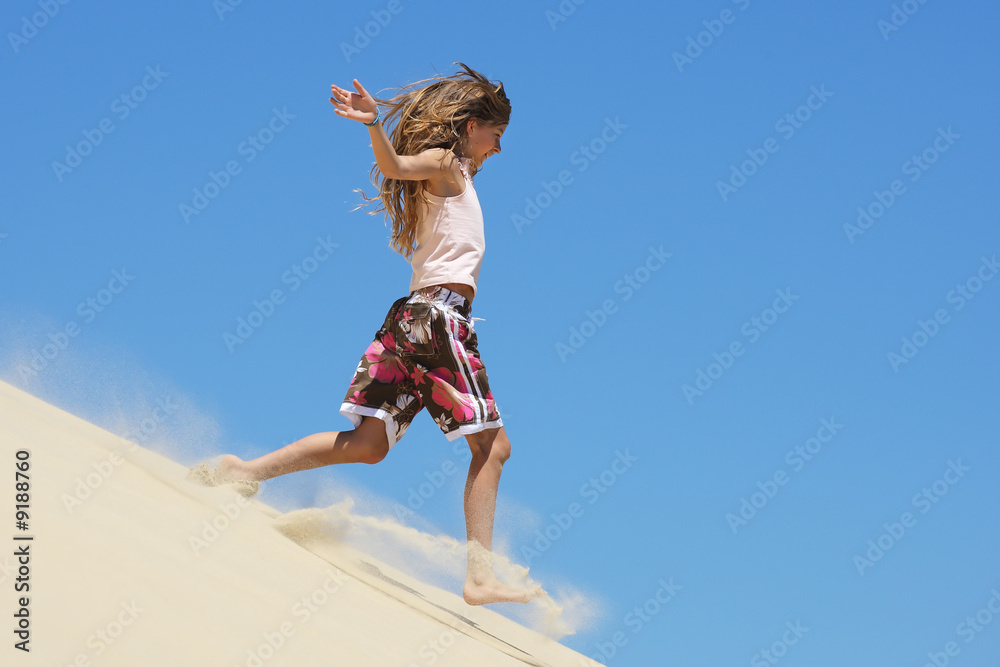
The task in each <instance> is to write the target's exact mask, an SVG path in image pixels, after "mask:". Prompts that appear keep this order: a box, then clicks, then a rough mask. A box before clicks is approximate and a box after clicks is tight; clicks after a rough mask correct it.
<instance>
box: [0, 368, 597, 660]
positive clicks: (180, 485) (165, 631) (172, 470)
mask: <svg viewBox="0 0 1000 667" xmlns="http://www.w3.org/2000/svg"><path fill="white" fill-rule="evenodd" d="M19 450H27V451H29V452H30V470H29V471H28V474H29V475H30V492H29V493H30V509H29V514H30V518H29V519H28V523H29V529H28V530H27V531H21V530H18V529H17V528H16V526H15V517H14V511H15V508H14V503H15V500H14V494H15V493H16V490H15V488H14V484H15V479H14V475H15V465H16V463H17V459H16V452H17V451H19ZM186 472H187V468H186V467H184V466H182V465H180V464H178V463H176V462H174V461H171V460H169V459H167V458H164V457H163V456H160V455H159V454H156V453H154V452H150V451H148V450H145V449H143V448H141V447H138V446H136V445H133V444H132V443H129V442H126V441H124V440H123V439H122V438H120V437H118V436H116V435H114V434H111V433H108V432H107V431H104V430H102V429H100V428H98V427H96V426H94V425H92V424H89V423H87V422H85V421H83V420H81V419H79V418H77V417H74V416H73V415H70V414H68V413H66V412H64V411H61V410H59V409H58V408H55V407H53V406H51V405H49V404H47V403H44V402H43V401H41V400H39V399H37V398H34V397H33V396H30V395H29V394H26V393H24V392H22V391H20V390H19V389H16V388H14V387H12V386H10V385H8V384H5V383H2V382H0V517H2V526H3V530H0V540H2V541H3V542H5V544H4V545H3V546H2V547H0V613H2V616H3V618H4V619H5V622H4V627H3V633H2V636H3V637H4V645H3V646H2V648H0V664H3V665H46V666H48V667H55V666H60V667H62V666H66V665H75V666H80V667H87V666H88V665H95V666H103V665H111V666H115V665H122V666H128V667H138V666H142V667H156V666H159V665H164V666H167V665H169V666H171V667H174V666H182V667H216V666H219V667H236V666H251V667H263V666H265V665H266V666H268V667H270V666H294V667H311V666H313V665H315V666H317V667H318V666H320V665H324V666H326V665H350V666H355V665H358V666H367V665H378V666H381V665H386V666H392V667H423V666H425V665H439V666H451V665H455V666H459V665H461V666H463V667H468V666H473V665H522V664H530V665H554V666H556V665H558V666H563V665H565V666H573V667H576V666H578V665H595V664H597V663H594V662H592V661H590V660H588V659H586V658H584V657H583V656H582V655H580V654H578V653H576V652H574V651H571V650H570V649H568V648H566V647H564V646H562V645H561V644H559V643H557V642H555V641H553V640H551V639H549V638H547V637H544V636H542V635H540V634H538V633H536V632H533V631H531V630H528V629H526V628H524V627H522V626H520V625H517V624H516V623H514V622H513V621H511V620H509V619H507V618H505V617H503V616H501V615H499V614H497V613H495V612H493V611H491V610H490V609H488V608H480V607H469V606H468V605H466V604H465V603H464V602H462V600H461V598H459V597H458V596H457V595H455V594H454V593H451V592H447V591H442V590H440V589H436V588H434V587H433V586H430V585H428V584H426V583H424V582H420V581H417V580H415V579H413V578H410V577H408V576H407V575H405V574H403V573H401V572H398V571H397V570H394V569H392V568H391V567H389V566H388V565H385V564H384V563H380V562H379V561H378V560H376V559H375V558H372V557H371V556H370V555H367V554H364V553H361V552H359V551H357V549H356V548H355V547H353V546H351V545H348V544H346V543H344V544H342V543H339V542H338V540H337V539H336V536H335V535H334V536H331V535H330V534H329V531H327V533H325V534H324V533H323V531H317V530H311V529H309V522H310V521H312V520H314V519H315V513H313V514H310V510H305V511H303V512H304V513H291V514H289V515H287V516H280V514H279V513H278V512H277V511H276V510H274V509H273V508H270V507H268V506H266V505H264V504H262V503H260V502H259V501H257V500H246V499H244V498H242V497H241V496H239V495H238V494H237V493H236V492H234V491H232V490H230V489H226V488H208V487H200V486H197V485H195V484H192V483H191V482H188V481H186V480H185V473H186ZM316 511H319V510H316ZM276 526H281V527H282V528H283V531H284V532H279V531H278V530H276ZM296 527H298V528H301V529H302V530H299V531H298V532H296V530H295V528H296ZM286 534H289V535H292V536H293V537H294V540H293V539H291V538H290V537H286ZM26 535H30V536H33V537H34V539H33V540H32V541H30V542H28V541H15V540H14V537H15V536H26ZM23 545H30V546H29V552H30V561H29V564H28V566H29V567H30V573H29V575H28V576H29V580H28V581H27V582H21V583H22V584H23V583H28V584H29V585H30V592H21V593H18V592H15V590H14V587H15V585H16V584H17V583H18V582H17V578H18V577H19V574H18V570H17V568H18V566H19V564H18V563H17V558H16V557H15V556H14V552H15V550H16V549H18V548H19V547H21V546H23ZM25 595H26V596H27V597H29V598H30V600H29V603H28V607H27V608H28V612H29V614H30V616H29V619H30V641H29V643H28V646H30V649H31V650H30V653H23V652H22V651H19V650H17V649H16V648H14V644H15V642H17V641H19V639H18V638H17V637H16V636H15V635H14V634H13V632H12V630H14V629H15V625H16V623H17V619H16V618H14V614H15V613H16V612H17V610H18V609H19V608H20V605H19V603H18V598H19V597H21V596H25ZM532 604H535V603H532Z"/></svg>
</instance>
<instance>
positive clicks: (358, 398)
mask: <svg viewBox="0 0 1000 667" xmlns="http://www.w3.org/2000/svg"><path fill="white" fill-rule="evenodd" d="M347 400H349V401H350V402H351V403H354V404H355V405H360V404H363V403H364V402H365V392H363V391H355V392H354V393H353V394H351V395H350V396H348V397H347Z"/></svg>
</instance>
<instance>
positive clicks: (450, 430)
mask: <svg viewBox="0 0 1000 667" xmlns="http://www.w3.org/2000/svg"><path fill="white" fill-rule="evenodd" d="M457 64H458V65H460V66H461V68H462V71H461V72H458V73H456V74H454V75H451V76H440V77H435V78H432V79H426V80H424V81H419V82H417V83H414V84H411V85H410V86H407V87H404V88H403V89H402V90H400V91H399V93H398V94H397V95H396V96H395V97H393V98H391V99H389V100H376V99H375V98H373V97H372V96H371V95H370V94H368V92H367V91H366V90H365V89H364V87H362V85H361V84H360V83H359V82H358V80H357V79H355V80H354V82H353V83H354V87H355V89H356V90H357V92H352V91H348V90H345V89H344V88H341V87H339V86H336V85H333V86H331V87H330V90H331V93H332V96H331V97H330V102H331V104H333V106H334V113H336V114H337V115H338V116H340V117H341V118H346V119H349V120H354V121H358V122H359V123H363V124H364V125H365V126H366V127H367V129H368V133H369V136H370V137H371V145H372V150H373V152H374V154H375V161H376V165H375V166H374V167H372V174H371V178H372V183H373V184H374V185H376V186H377V187H378V189H379V192H378V195H377V196H375V197H372V198H368V197H364V198H365V200H366V201H368V202H378V203H379V207H378V208H377V209H376V210H375V211H374V212H378V211H385V214H386V216H387V217H388V218H389V219H391V220H392V237H391V238H392V240H391V244H392V246H393V248H394V249H395V250H396V251H398V252H399V253H401V254H403V255H404V256H405V257H406V258H407V259H408V260H409V261H410V264H411V265H412V267H413V277H412V278H411V280H410V293H409V295H408V296H404V297H402V298H400V299H397V300H396V302H395V303H393V304H392V307H390V308H389V312H388V313H387V314H386V317H385V321H384V322H383V324H382V327H381V328H380V329H379V330H378V332H377V333H376V334H375V340H374V341H373V342H372V343H371V345H370V346H369V347H368V350H367V351H366V352H365V353H364V355H363V356H362V358H361V362H360V363H359V365H358V368H357V371H356V372H355V374H354V378H353V380H352V382H351V385H350V387H349V388H348V390H347V395H346V397H345V399H344V402H343V404H342V406H341V409H340V411H341V413H342V414H344V416H346V417H347V418H349V419H350V420H351V422H352V423H353V424H354V429H353V430H350V431H341V432H336V431H334V432H327V433H316V434H314V435H310V436H307V437H305V438H303V439H301V440H299V441H298V442H294V443H292V444H290V445H288V446H286V447H284V448H282V449H279V450H277V451H275V452H272V453H270V454H267V455H265V456H262V457H260V458H258V459H254V460H253V461H243V460H241V459H239V458H238V457H236V456H233V455H227V456H224V457H222V459H221V460H220V462H219V467H218V468H217V469H216V470H208V469H207V468H205V467H204V466H202V467H201V472H200V478H201V481H203V482H206V483H209V484H232V483H236V484H237V485H242V488H243V489H244V490H245V491H246V492H247V493H248V494H252V493H254V492H256V488H257V483H258V482H260V481H262V480H266V479H270V478H272V477H276V476H278V475H284V474H286V473H290V472H294V471H297V470H308V469H311V468H317V467H320V466H325V465H331V464H335V463H378V462H379V461H381V460H382V459H383V458H385V456H386V454H388V452H389V449H390V448H392V446H393V445H394V444H396V442H398V441H399V439H400V438H401V437H402V436H403V434H404V433H405V432H406V429H407V427H408V426H409V424H410V422H411V421H412V420H413V418H414V417H415V416H416V414H417V413H418V412H419V411H420V410H421V409H422V408H427V411H428V413H430V415H431V416H432V417H433V418H434V420H435V421H436V422H437V424H438V426H439V427H440V428H441V430H442V431H443V432H444V434H445V436H446V437H447V438H448V439H449V440H454V439H456V438H458V437H459V436H465V438H466V440H467V441H468V444H469V447H470V449H471V450H472V462H471V464H470V465H469V476H468V479H467V481H466V485H465V520H466V531H467V537H468V544H469V557H468V570H467V576H466V581H465V586H464V588H463V591H462V592H463V597H464V599H465V601H466V602H467V603H468V604H473V605H479V604H485V603H489V602H527V601H528V600H530V599H532V598H533V597H537V596H538V595H541V594H542V590H541V589H540V588H539V589H534V590H523V589H519V588H514V587H511V586H508V585H506V584H503V583H501V582H500V581H499V580H498V579H497V577H496V575H495V573H494V571H493V567H492V561H491V553H492V544H493V518H494V511H495V508H496V497H497V488H498V485H499V483H500V473H501V470H502V468H503V464H504V462H506V461H507V459H508V458H509V457H510V441H509V440H508V439H507V434H506V433H505V431H504V428H503V422H502V421H501V419H500V415H499V413H498V412H497V408H496V402H495V401H494V399H493V394H492V393H491V392H490V388H489V383H488V379H487V375H486V369H485V367H484V365H483V362H482V360H481V359H480V356H479V351H478V349H477V338H476V332H475V331H474V330H473V321H472V319H470V313H471V306H472V301H473V299H474V298H475V295H476V283H477V280H478V277H479V268H480V265H481V264H482V260H483V252H484V250H485V239H484V231H483V215H482V210H481V209H480V207H479V200H478V199H477V197H476V191H475V188H473V183H472V179H473V176H475V174H476V172H478V171H479V169H480V168H481V167H482V165H483V163H484V162H485V161H486V160H487V159H488V158H489V157H491V156H492V155H495V154H497V153H499V152H500V137H501V136H503V133H504V130H505V129H506V127H507V123H508V121H509V120H510V111H511V107H510V101H509V100H508V99H507V96H506V95H505V94H504V89H503V84H502V83H501V84H494V83H492V82H490V81H489V80H488V79H486V78H485V77H484V76H483V75H482V74H480V73H478V72H476V71H474V70H472V69H470V68H469V67H467V66H466V65H464V64H462V63H457ZM380 104H381V105H383V106H384V107H385V108H386V110H387V112H386V113H385V114H384V116H383V114H382V108H380V106H379V105H380ZM386 124H388V125H391V130H390V132H389V133H388V134H387V133H386V129H385V125H386ZM380 174H381V183H380V182H379V175H380Z"/></svg>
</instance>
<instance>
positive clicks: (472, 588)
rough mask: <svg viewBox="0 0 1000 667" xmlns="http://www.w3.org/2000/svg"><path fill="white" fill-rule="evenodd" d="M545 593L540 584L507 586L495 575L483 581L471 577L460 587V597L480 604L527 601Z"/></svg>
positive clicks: (474, 603) (472, 603)
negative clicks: (525, 586) (526, 586)
mask: <svg viewBox="0 0 1000 667" xmlns="http://www.w3.org/2000/svg"><path fill="white" fill-rule="evenodd" d="M543 595H545V591H543V590H542V587H541V586H537V587H535V588H534V589H525V588H515V587H513V586H508V585H507V584H505V583H503V582H502V581H500V580H499V579H497V578H496V577H491V578H489V579H487V580H485V581H479V582H477V581H474V580H473V579H472V578H469V579H466V581H465V588H463V589H462V597H463V598H464V599H465V602H466V603H467V604H471V605H481V604H490V603H491V602H529V601H530V600H534V599H535V598H537V597H541V596H543Z"/></svg>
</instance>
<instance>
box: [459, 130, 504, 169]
mask: <svg viewBox="0 0 1000 667" xmlns="http://www.w3.org/2000/svg"><path fill="white" fill-rule="evenodd" d="M468 128H469V129H468V132H469V134H468V140H467V141H466V142H465V156H466V157H468V158H470V159H471V160H472V161H473V162H475V163H476V168H477V169H478V168H479V167H481V166H482V164H483V162H485V161H486V158H488V157H489V156H491V155H493V154H494V153H499V152H500V137H502V136H503V133H504V130H506V129H507V126H506V125H492V124H490V123H483V122H480V121H478V120H470V121H469V124H468Z"/></svg>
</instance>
